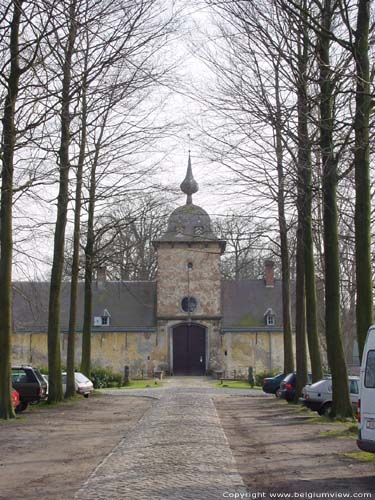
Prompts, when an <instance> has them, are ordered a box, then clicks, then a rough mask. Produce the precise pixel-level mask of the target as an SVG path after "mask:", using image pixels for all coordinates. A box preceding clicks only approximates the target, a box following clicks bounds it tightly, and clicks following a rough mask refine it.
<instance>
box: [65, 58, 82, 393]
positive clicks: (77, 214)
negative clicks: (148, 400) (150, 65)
mask: <svg viewBox="0 0 375 500" xmlns="http://www.w3.org/2000/svg"><path fill="white" fill-rule="evenodd" d="M86 69H87V57H86V64H85V74H84V79H83V82H82V123H81V128H82V131H81V143H80V149H79V157H78V165H77V185H76V193H75V209H74V239H73V262H72V281H71V286H70V315H69V332H68V349H67V360H66V393H65V397H66V398H69V397H72V396H74V395H75V392H76V389H75V378H74V365H75V337H76V322H77V299H78V275H79V248H80V237H81V207H82V174H83V165H84V162H85V153H86V142H87V129H86V128H87V101H86V91H87V88H86V87H87V76H86Z"/></svg>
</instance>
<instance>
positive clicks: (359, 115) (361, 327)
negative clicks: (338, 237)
mask: <svg viewBox="0 0 375 500" xmlns="http://www.w3.org/2000/svg"><path fill="white" fill-rule="evenodd" d="M369 24H370V2H369V1H368V0H359V2H358V16H357V30H356V32H355V33H356V39H355V45H354V57H355V61H356V70H357V89H356V111H355V121H354V130H355V150H354V167H355V189H356V201H355V257H356V279H357V307H356V315H357V339H358V349H359V356H360V359H361V358H362V352H363V347H364V343H365V340H366V335H367V330H368V328H369V326H370V325H371V324H372V321H373V299H372V269H371V254H370V248H371V223H370V218H371V195H370V161H369V123H370V111H371V92H370V71H369V54H368V37H369Z"/></svg>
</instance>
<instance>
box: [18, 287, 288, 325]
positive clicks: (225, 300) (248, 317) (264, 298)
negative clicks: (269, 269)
mask: <svg viewBox="0 0 375 500" xmlns="http://www.w3.org/2000/svg"><path fill="white" fill-rule="evenodd" d="M83 291H84V284H83V283H79V294H78V297H79V298H78V314H77V330H78V331H80V330H81V329H82V324H83ZM48 300H49V283H46V282H15V283H14V285H13V321H14V330H15V331H31V332H33V331H34V332H45V331H47V324H48ZM69 301H70V283H63V288H62V305H61V329H62V331H67V329H68V323H69ZM222 305H223V328H224V329H225V328H228V329H231V328H234V329H244V328H247V329H254V328H255V327H265V319H264V313H265V312H266V310H267V309H268V308H271V309H272V311H273V313H274V314H275V327H274V329H277V330H280V328H282V294H281V281H280V280H275V286H274V287H273V288H267V287H266V286H265V284H264V280H262V279H259V280H239V281H235V280H233V281H231V280H223V281H222ZM104 309H107V310H108V312H109V313H110V315H111V318H110V325H109V326H108V327H106V326H103V327H94V326H93V331H124V330H128V331H131V330H134V331H145V330H146V331H147V330H148V329H154V328H155V327H156V282H151V281H127V282H120V281H107V282H106V284H105V286H102V287H98V285H97V284H96V283H95V282H94V283H93V317H94V316H101V315H102V314H103V311H104ZM292 309H293V303H292ZM267 329H270V327H267ZM271 329H272V327H271Z"/></svg>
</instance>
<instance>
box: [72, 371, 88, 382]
mask: <svg viewBox="0 0 375 500" xmlns="http://www.w3.org/2000/svg"><path fill="white" fill-rule="evenodd" d="M75 378H76V381H77V382H81V383H82V382H90V381H89V379H88V378H87V377H85V376H84V375H83V373H76V374H75Z"/></svg>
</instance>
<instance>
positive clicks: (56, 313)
mask: <svg viewBox="0 0 375 500" xmlns="http://www.w3.org/2000/svg"><path fill="white" fill-rule="evenodd" d="M75 13H76V0H72V2H71V3H70V8H69V18H70V21H69V23H70V24H69V34H68V40H67V46H66V48H65V59H64V67H63V83H62V103H61V142H60V149H59V162H60V165H59V170H60V181H59V195H58V200H57V219H56V226H55V239H54V250H53V263H52V272H51V287H50V298H49V311H48V372H49V391H48V401H49V402H56V401H61V400H62V398H63V392H62V380H61V340H60V305H61V280H62V273H63V266H64V246H65V227H66V220H67V211H68V201H69V168H70V164H69V146H70V113H69V105H70V102H71V96H70V84H71V66H72V55H73V48H74V42H75V37H76V21H75Z"/></svg>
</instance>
